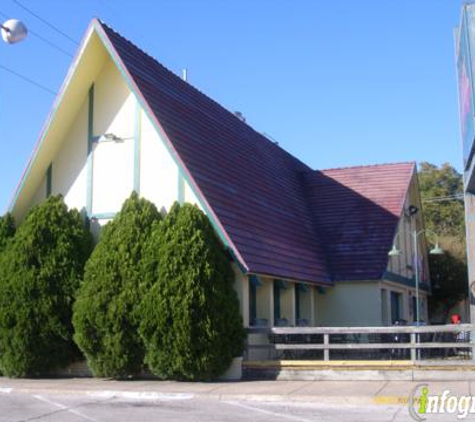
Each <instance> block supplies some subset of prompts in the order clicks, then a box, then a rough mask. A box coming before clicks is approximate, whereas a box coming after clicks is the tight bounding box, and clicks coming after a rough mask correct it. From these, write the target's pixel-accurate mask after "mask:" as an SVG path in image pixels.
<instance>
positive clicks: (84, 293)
mask: <svg viewBox="0 0 475 422" xmlns="http://www.w3.org/2000/svg"><path fill="white" fill-rule="evenodd" d="M159 219H160V213H159V212H158V211H157V209H156V208H155V206H154V205H153V204H152V203H151V202H149V201H147V200H145V199H140V198H139V197H138V195H137V194H136V193H134V194H132V196H131V197H130V198H129V199H128V200H127V201H125V203H124V205H123V207H122V210H121V211H120V212H119V213H118V214H117V216H116V217H115V218H114V220H113V221H111V222H110V223H108V224H107V225H106V226H105V227H104V229H103V231H102V234H101V238H100V241H99V243H98V244H97V246H96V248H95V250H94V252H93V253H92V255H91V258H90V259H89V261H88V262H87V264H86V270H85V274H84V282H83V283H82V285H81V288H80V289H79V293H78V297H77V301H76V303H75V305H74V316H73V324H74V328H75V335H74V339H75V341H76V343H77V344H78V346H79V348H80V349H81V350H82V352H83V353H84V354H85V356H86V358H87V361H88V364H89V367H90V368H91V370H92V371H93V373H94V375H96V376H108V377H114V378H123V377H127V376H130V375H135V374H138V373H140V371H141V369H142V366H143V358H144V350H143V344H142V341H141V339H140V337H139V335H138V323H137V315H136V308H137V304H138V303H139V302H140V299H141V295H142V284H143V283H142V274H141V267H140V261H141V259H142V249H143V245H144V242H145V239H146V238H147V237H148V236H149V234H150V231H151V228H152V225H153V224H154V223H155V222H157V221H159Z"/></svg>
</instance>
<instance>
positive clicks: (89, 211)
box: [86, 84, 94, 217]
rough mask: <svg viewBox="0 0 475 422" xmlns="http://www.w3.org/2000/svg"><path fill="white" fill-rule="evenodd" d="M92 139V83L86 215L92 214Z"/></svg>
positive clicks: (88, 132)
mask: <svg viewBox="0 0 475 422" xmlns="http://www.w3.org/2000/svg"><path fill="white" fill-rule="evenodd" d="M93 139H94V84H92V85H91V87H90V88H89V102H88V116H87V194H86V195H87V196H86V211H87V215H88V217H90V216H91V215H92V166H93V159H92V158H93V157H92V142H93Z"/></svg>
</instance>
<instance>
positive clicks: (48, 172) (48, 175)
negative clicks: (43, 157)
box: [46, 163, 53, 198]
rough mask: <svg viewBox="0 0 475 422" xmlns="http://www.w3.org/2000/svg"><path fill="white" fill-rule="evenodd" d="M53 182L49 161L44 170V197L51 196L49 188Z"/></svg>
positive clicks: (51, 167)
mask: <svg viewBox="0 0 475 422" xmlns="http://www.w3.org/2000/svg"><path fill="white" fill-rule="evenodd" d="M52 184H53V163H51V164H50V165H49V167H48V170H46V198H49V197H50V196H51V190H52V186H53V185H52Z"/></svg>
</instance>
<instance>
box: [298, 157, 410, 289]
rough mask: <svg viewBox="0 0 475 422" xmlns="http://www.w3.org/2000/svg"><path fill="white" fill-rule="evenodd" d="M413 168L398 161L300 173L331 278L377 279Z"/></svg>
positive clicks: (383, 268)
mask: <svg viewBox="0 0 475 422" xmlns="http://www.w3.org/2000/svg"><path fill="white" fill-rule="evenodd" d="M415 170H416V168H415V164H414V163H398V164H382V165H373V166H360V167H349V168H341V169H332V170H323V171H314V172H308V173H306V174H305V175H304V184H305V185H306V187H307V191H306V192H307V197H308V200H309V201H310V204H311V207H312V210H314V213H315V219H316V222H317V226H318V231H319V233H320V235H321V236H322V238H323V241H324V242H325V245H326V253H327V256H328V259H329V267H330V272H331V274H332V276H333V279H334V280H335V281H337V280H373V279H378V278H381V276H382V273H383V272H384V271H385V269H386V267H387V263H388V251H389V249H390V246H391V244H392V241H393V238H394V235H395V230H396V227H397V224H398V222H399V218H400V216H401V213H402V210H403V206H404V199H405V197H406V194H407V191H408V188H409V184H410V181H411V178H412V176H413V174H414V172H415Z"/></svg>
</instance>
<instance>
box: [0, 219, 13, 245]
mask: <svg viewBox="0 0 475 422" xmlns="http://www.w3.org/2000/svg"><path fill="white" fill-rule="evenodd" d="M14 235H15V221H14V220H13V217H12V215H11V214H9V213H7V214H5V215H4V216H2V217H0V253H2V251H3V250H4V249H5V247H6V246H7V242H9V241H10V240H11V239H12V238H13V236H14Z"/></svg>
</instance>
